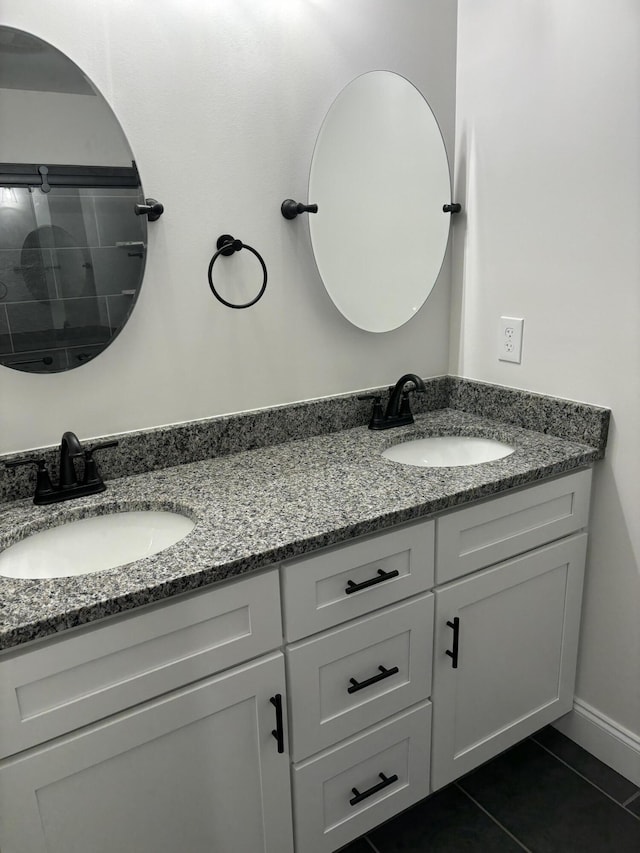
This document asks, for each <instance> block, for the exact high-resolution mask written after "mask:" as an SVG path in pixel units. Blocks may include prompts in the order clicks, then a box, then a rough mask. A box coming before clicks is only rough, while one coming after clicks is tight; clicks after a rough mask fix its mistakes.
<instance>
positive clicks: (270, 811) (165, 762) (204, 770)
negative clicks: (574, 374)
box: [0, 653, 292, 853]
mask: <svg viewBox="0 0 640 853" xmlns="http://www.w3.org/2000/svg"><path fill="white" fill-rule="evenodd" d="M274 694H282V695H283V694H284V664H283V657H282V655H281V654H280V653H275V654H273V655H270V656H268V657H266V658H262V659H260V660H259V661H257V662H255V663H251V664H247V665H245V666H241V667H238V668H237V669H234V670H230V671H229V672H227V673H225V674H224V675H220V676H217V677H216V678H212V679H207V680H206V681H204V682H198V683H197V684H196V685H194V686H192V687H190V688H185V689H182V690H180V691H178V692H175V693H172V694H168V695H167V696H165V697H163V698H161V699H159V700H156V701H154V702H150V703H147V704H146V705H141V706H139V707H138V708H137V709H135V710H132V711H128V712H125V713H122V714H119V715H118V716H116V717H112V718H110V719H109V720H107V721H105V722H103V723H101V724H99V725H96V726H92V727H91V728H87V729H83V730H81V731H80V732H77V733H75V734H73V735H70V736H67V737H65V738H61V739H60V740H58V741H53V742H51V743H50V744H49V745H47V746H45V747H41V748H38V749H34V750H31V751H29V752H27V753H23V754H22V755H21V756H20V757H17V758H13V759H9V760H7V761H5V762H3V764H2V765H0V827H1V829H0V848H1V849H2V851H3V853H27V852H28V853H87V851H88V850H90V851H91V853H113V851H116V850H121V851H127V853H175V851H177V850H184V851H189V853H213V851H215V853H238V851H241V850H242V851H244V850H246V851H252V853H259V851H264V853H283V851H288V852H289V853H290V852H291V851H292V829H291V804H290V782H289V759H288V755H287V754H286V752H284V753H283V754H278V751H277V749H278V745H277V743H276V740H275V739H274V737H273V736H272V730H274V729H275V728H276V712H275V707H274V705H273V704H272V703H271V701H270V699H271V697H272V696H274ZM283 705H284V701H283ZM283 713H284V711H283ZM285 734H286V733H285ZM285 742H286V741H285Z"/></svg>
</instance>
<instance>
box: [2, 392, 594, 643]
mask: <svg viewBox="0 0 640 853" xmlns="http://www.w3.org/2000/svg"><path fill="white" fill-rule="evenodd" d="M415 408H416V410H417V409H418V406H416V407H415ZM440 434H458V435H478V436H486V437H490V438H497V439H499V440H501V441H506V442H508V443H510V444H512V445H514V446H515V447H516V450H515V452H514V453H513V454H511V455H510V456H507V457H505V458H503V459H500V460H498V461H496V462H488V463H484V464H482V465H474V466H464V467H459V468H416V467H413V466H405V465H399V464H397V463H394V462H391V461H388V460H386V459H384V458H383V457H381V455H380V454H381V452H382V450H384V449H385V448H387V447H389V446H390V445H392V444H395V443H397V442H399V441H403V440H410V439H412V438H417V437H423V436H425V435H440ZM601 455H602V448H601V447H599V446H597V444H596V443H594V444H592V445H591V446H590V445H589V444H584V443H576V442H569V441H566V440H565V439H562V438H557V437H555V436H552V435H545V434H543V433H540V432H532V431H530V430H526V429H523V428H522V427H518V426H513V425H509V424H500V423H499V422H497V421H495V420H490V419H488V418H485V417H479V416H477V415H473V414H469V413H465V412H462V411H456V410H454V409H439V410H437V411H433V412H428V413H426V414H422V415H419V416H418V417H416V423H415V424H414V425H412V426H408V427H401V428H398V429H393V430H389V431H384V432H372V431H370V430H368V429H367V428H366V427H365V426H360V427H356V428H352V429H344V430H343V431H340V432H332V433H328V434H323V435H316V436H315V437H311V438H304V439H298V440H294V441H288V442H284V443H281V444H274V445H271V446H265V447H262V448H258V449H253V450H245V451H243V452H240V453H236V454H234V455H227V456H220V457H218V458H215V459H206V460H204V461H199V462H193V463H190V464H184V465H180V466H177V467H172V468H163V469H161V470H157V471H152V472H148V473H142V474H138V475H135V476H130V477H123V478H121V479H116V480H113V481H111V482H110V483H109V487H108V490H107V491H106V492H104V493H103V494H101V495H97V496H93V497H90V498H80V499H76V500H73V501H69V502H67V503H64V504H57V505H54V506H49V507H35V506H33V504H32V503H31V502H30V501H29V500H21V501H16V502H13V503H7V504H4V505H2V506H0V549H2V548H5V547H7V546H8V545H9V544H11V543H12V542H14V541H17V540H18V539H20V538H23V537H24V536H25V535H28V533H30V532H33V531H35V530H39V529H44V528H46V527H50V526H54V525H56V524H60V523H62V522H64V521H66V520H72V519H75V518H80V517H84V516H88V515H95V514H99V513H107V512H113V511H122V510H127V509H155V508H167V509H173V510H178V511H180V512H183V513H185V514H186V515H188V516H190V517H191V518H192V519H193V520H194V521H196V526H195V528H194V530H193V531H192V532H191V533H190V534H189V535H188V536H186V537H185V538H184V539H183V540H182V541H180V542H178V543H177V544H175V545H173V546H172V547H171V548H169V549H167V550H166V551H164V552H162V553H160V554H157V555H155V556H153V557H148V558H146V559H144V560H140V561H138V562H136V563H133V564H131V565H129V566H126V567H120V568H118V569H111V570H109V571H106V572H100V573H96V574H92V575H85V576H83V577H77V578H63V579H58V580H40V581H36V580H33V581H25V580H11V579H9V578H0V602H1V604H0V648H10V647H13V646H17V645H19V644H21V643H24V642H27V641H29V640H32V639H36V638H39V637H45V636H48V635H52V634H55V633H58V632H60V631H63V630H65V629H66V628H70V627H73V626H77V625H82V624H85V623H88V622H91V621H93V620H96V619H99V618H101V617H103V616H107V615H111V614H115V613H119V612H123V611H126V610H130V609H132V608H134V607H136V606H139V605H141V604H147V603H149V602H152V601H158V600H161V599H164V598H167V597H169V596H171V595H174V594H176V593H179V592H184V591H187V590H191V589H196V588H198V587H202V586H205V585H207V584H210V583H213V582H216V581H220V580H224V579H226V578H230V577H233V576H237V575H240V574H242V573H244V572H249V571H251V570H253V569H257V568H260V567H264V566H267V565H269V564H271V563H274V562H279V561H281V560H285V559H288V558H291V557H295V556H298V555H300V554H304V553H306V552H308V551H311V550H314V549H316V548H319V547H323V546H325V545H331V544H337V543H340V542H344V541H346V540H348V539H349V538H350V537H352V536H357V535H361V534H365V533H371V532H374V531H378V530H382V529H385V528H387V527H389V526H391V525H394V524H398V523H401V522H404V521H409V520H411V519H416V518H419V517H422V516H426V515H429V514H431V513H434V512H438V511H441V510H445V509H448V508H451V507H455V506H458V505H460V504H463V503H466V502H469V501H472V500H476V499H478V498H481V497H486V496H490V495H493V494H497V493H499V492H501V491H503V490H505V489H508V488H513V487H518V486H523V485H526V484H529V483H533V482H535V481H537V480H540V479H542V478H545V477H548V476H553V475H556V474H560V473H562V472H565V471H569V470H572V469H575V468H579V467H583V466H585V465H589V464H591V463H592V462H593V461H595V460H596V459H598V458H599V457H600V456H601Z"/></svg>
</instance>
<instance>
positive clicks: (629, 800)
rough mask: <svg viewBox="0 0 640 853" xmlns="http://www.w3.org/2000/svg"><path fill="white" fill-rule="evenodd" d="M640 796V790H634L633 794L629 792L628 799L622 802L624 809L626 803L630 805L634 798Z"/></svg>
mask: <svg viewBox="0 0 640 853" xmlns="http://www.w3.org/2000/svg"><path fill="white" fill-rule="evenodd" d="M639 797H640V791H636V792H635V794H631V796H630V797H629V799H628V800H625V801H624V803H623V804H622V805H623V806H624V807H625V809H626V807H627V806H628V805H630V804H631V803H632V802H633V801H634V800H637V799H638V798H639Z"/></svg>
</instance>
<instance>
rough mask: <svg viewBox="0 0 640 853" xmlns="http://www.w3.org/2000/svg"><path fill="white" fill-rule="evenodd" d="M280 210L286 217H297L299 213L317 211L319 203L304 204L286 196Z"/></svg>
mask: <svg viewBox="0 0 640 853" xmlns="http://www.w3.org/2000/svg"><path fill="white" fill-rule="evenodd" d="M280 212H281V213H282V215H283V216H284V218H285V219H295V218H296V216H297V215H298V214H299V213H317V212H318V205H317V204H303V203H302V202H301V201H294V200H293V199H292V198H285V200H284V201H283V202H282V204H281V205H280Z"/></svg>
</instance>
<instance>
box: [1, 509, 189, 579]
mask: <svg viewBox="0 0 640 853" xmlns="http://www.w3.org/2000/svg"><path fill="white" fill-rule="evenodd" d="M194 527H195V523H194V522H193V521H192V520H191V519H190V518H187V517H186V516H184V515H181V514H180V513H177V512H168V511H165V510H136V511H131V512H118V513H111V514H108V515H96V516H92V517H91V518H80V519H77V520H75V521H70V522H68V523H67V524H61V525H59V526H58V527H51V528H49V529H48V530H41V531H40V532H38V533H32V534H31V535H30V536H27V537H26V538H25V539H22V540H21V541H20V542H16V543H15V544H14V545H11V546H9V547H8V548H6V549H5V550H4V551H3V552H2V553H0V575H2V576H4V577H7V578H23V579H28V578H31V579H36V578H65V577H73V576H76V575H87V574H92V573H93V572H102V571H105V570H106V569H114V568H116V567H117V566H123V565H126V564H127V563H132V562H133V561H134V560H141V559H142V558H143V557H149V556H151V555H152V554H158V553H159V552H160V551H164V549H165V548H169V546H171V545H174V544H175V543H176V542H178V541H180V539H183V538H184V537H185V536H186V535H187V534H188V533H190V532H191V531H192V530H193V528H194Z"/></svg>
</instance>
